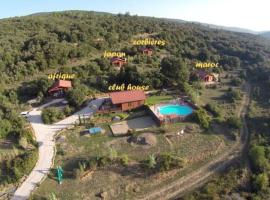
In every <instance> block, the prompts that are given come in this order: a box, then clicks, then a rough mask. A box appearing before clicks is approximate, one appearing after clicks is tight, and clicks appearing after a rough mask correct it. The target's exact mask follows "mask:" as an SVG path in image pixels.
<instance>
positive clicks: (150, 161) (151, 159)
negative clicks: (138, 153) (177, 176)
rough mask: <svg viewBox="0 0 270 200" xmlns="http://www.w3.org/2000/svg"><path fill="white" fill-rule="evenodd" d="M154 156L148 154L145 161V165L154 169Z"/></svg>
mask: <svg viewBox="0 0 270 200" xmlns="http://www.w3.org/2000/svg"><path fill="white" fill-rule="evenodd" d="M156 164H157V162H156V157H155V155H153V154H151V155H149V156H148V159H147V161H146V165H147V167H148V168H149V169H154V168H155V167H156Z"/></svg>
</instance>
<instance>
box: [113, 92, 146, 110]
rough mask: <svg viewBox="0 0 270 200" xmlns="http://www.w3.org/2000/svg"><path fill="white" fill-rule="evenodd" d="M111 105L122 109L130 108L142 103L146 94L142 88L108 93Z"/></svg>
mask: <svg viewBox="0 0 270 200" xmlns="http://www.w3.org/2000/svg"><path fill="white" fill-rule="evenodd" d="M109 95H110V99H111V102H112V104H113V106H115V107H118V108H119V109H121V110H122V111H126V110H131V109H134V108H138V107H140V106H142V105H144V103H145V100H146V96H145V93H144V91H142V90H131V91H120V92H112V93H110V94H109Z"/></svg>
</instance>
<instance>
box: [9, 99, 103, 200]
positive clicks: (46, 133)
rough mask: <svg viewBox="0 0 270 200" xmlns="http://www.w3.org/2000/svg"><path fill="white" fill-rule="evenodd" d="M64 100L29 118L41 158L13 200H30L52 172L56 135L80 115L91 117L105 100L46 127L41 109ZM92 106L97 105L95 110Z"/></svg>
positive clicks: (100, 100) (98, 101)
mask: <svg viewBox="0 0 270 200" xmlns="http://www.w3.org/2000/svg"><path fill="white" fill-rule="evenodd" d="M62 100H63V99H55V100H53V101H51V102H49V103H47V104H44V105H42V106H40V107H38V108H35V109H33V110H32V111H31V112H30V113H29V116H28V121H29V122H30V124H31V126H32V127H33V130H34V133H35V137H36V141H37V142H38V144H39V148H38V151H39V158H38V161H37V163H36V166H35V167H34V169H33V170H32V172H31V173H30V174H29V176H28V177H27V179H26V180H25V181H24V182H23V183H22V184H21V186H20V187H19V188H17V190H16V192H15V194H14V196H13V197H12V200H25V199H28V197H29V196H30V194H31V192H32V191H33V190H34V189H35V188H36V186H37V185H38V184H39V183H40V182H41V181H42V180H44V179H45V178H46V176H47V174H48V173H49V171H50V168H51V167H52V165H53V158H54V154H55V142H54V136H55V134H56V133H57V132H58V131H60V130H62V129H64V128H67V127H68V126H70V125H73V124H74V122H75V121H76V120H77V119H78V116H79V115H84V114H85V115H91V114H93V113H94V112H95V111H96V108H98V107H99V106H100V105H101V103H102V101H103V99H97V100H93V101H92V102H90V103H89V104H88V105H87V106H86V107H85V108H83V109H82V110H80V111H79V112H77V113H74V114H73V115H71V116H69V117H67V118H65V119H64V120H62V121H60V122H57V123H55V124H52V125H45V124H43V122H42V119H41V108H44V107H46V106H48V105H51V104H54V103H58V102H60V101H62ZM90 105H96V107H95V108H94V106H93V107H91V108H90Z"/></svg>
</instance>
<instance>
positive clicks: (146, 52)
mask: <svg viewBox="0 0 270 200" xmlns="http://www.w3.org/2000/svg"><path fill="white" fill-rule="evenodd" d="M142 53H143V55H147V56H152V54H153V49H151V48H143V49H142Z"/></svg>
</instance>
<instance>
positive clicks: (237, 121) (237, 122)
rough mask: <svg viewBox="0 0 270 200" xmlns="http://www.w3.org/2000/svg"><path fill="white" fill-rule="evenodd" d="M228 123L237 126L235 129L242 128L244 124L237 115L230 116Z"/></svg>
mask: <svg viewBox="0 0 270 200" xmlns="http://www.w3.org/2000/svg"><path fill="white" fill-rule="evenodd" d="M227 123H228V125H229V126H230V127H231V128H235V129H240V128H241V126H242V122H241V119H240V118H239V117H236V116H233V117H229V118H228V120H227Z"/></svg>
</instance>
